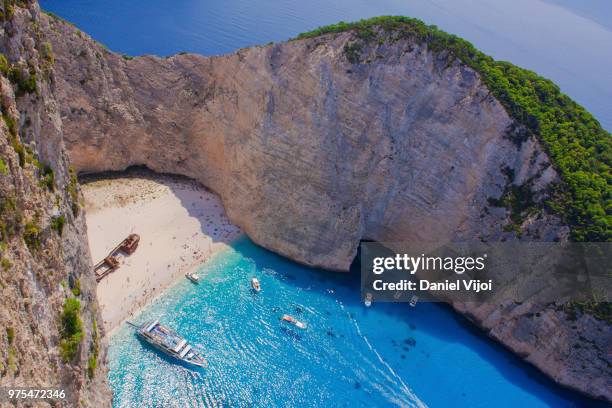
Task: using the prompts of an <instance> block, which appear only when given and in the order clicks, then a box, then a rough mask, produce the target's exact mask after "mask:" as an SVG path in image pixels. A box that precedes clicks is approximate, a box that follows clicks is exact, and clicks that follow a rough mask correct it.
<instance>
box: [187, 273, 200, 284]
mask: <svg viewBox="0 0 612 408" xmlns="http://www.w3.org/2000/svg"><path fill="white" fill-rule="evenodd" d="M185 277H186V278H187V279H189V280H190V281H192V282H193V283H200V276H199V275H198V274H197V273H186V274H185Z"/></svg>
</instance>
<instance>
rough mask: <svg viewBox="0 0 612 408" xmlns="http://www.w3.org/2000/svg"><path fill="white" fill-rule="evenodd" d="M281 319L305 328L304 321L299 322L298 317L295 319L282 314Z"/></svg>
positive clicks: (299, 327)
mask: <svg viewBox="0 0 612 408" xmlns="http://www.w3.org/2000/svg"><path fill="white" fill-rule="evenodd" d="M281 320H282V321H284V322H287V323H291V324H292V325H294V326H295V327H297V328H298V329H305V328H306V323H302V322H300V321H299V320H298V319H296V318H295V317H293V316H289V315H283V317H281Z"/></svg>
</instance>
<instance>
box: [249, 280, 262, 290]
mask: <svg viewBox="0 0 612 408" xmlns="http://www.w3.org/2000/svg"><path fill="white" fill-rule="evenodd" d="M251 287H252V288H253V290H254V291H255V292H261V285H260V284H259V279H257V278H252V279H251Z"/></svg>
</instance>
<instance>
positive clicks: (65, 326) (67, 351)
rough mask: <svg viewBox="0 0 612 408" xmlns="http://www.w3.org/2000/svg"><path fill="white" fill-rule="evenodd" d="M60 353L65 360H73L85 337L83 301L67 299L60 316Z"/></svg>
mask: <svg viewBox="0 0 612 408" xmlns="http://www.w3.org/2000/svg"><path fill="white" fill-rule="evenodd" d="M60 339H61V340H60V354H61V356H62V360H64V361H65V362H68V361H71V360H72V359H73V358H74V357H75V356H76V353H77V351H78V350H79V344H81V340H82V339H83V322H82V320H81V302H79V301H78V300H77V299H72V298H69V299H66V301H65V302H64V308H63V310H62V315H61V317H60Z"/></svg>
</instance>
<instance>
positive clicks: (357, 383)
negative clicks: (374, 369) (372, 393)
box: [355, 381, 361, 390]
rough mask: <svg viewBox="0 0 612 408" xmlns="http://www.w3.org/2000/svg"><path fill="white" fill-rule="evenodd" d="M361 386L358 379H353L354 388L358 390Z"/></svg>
mask: <svg viewBox="0 0 612 408" xmlns="http://www.w3.org/2000/svg"><path fill="white" fill-rule="evenodd" d="M360 388H361V383H360V382H359V381H355V389H356V390H358V389H360Z"/></svg>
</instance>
